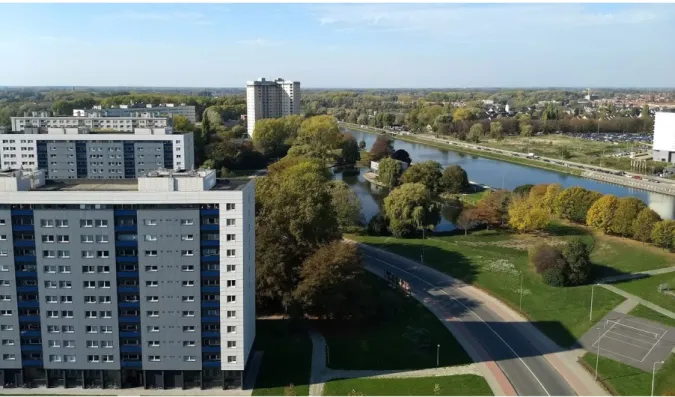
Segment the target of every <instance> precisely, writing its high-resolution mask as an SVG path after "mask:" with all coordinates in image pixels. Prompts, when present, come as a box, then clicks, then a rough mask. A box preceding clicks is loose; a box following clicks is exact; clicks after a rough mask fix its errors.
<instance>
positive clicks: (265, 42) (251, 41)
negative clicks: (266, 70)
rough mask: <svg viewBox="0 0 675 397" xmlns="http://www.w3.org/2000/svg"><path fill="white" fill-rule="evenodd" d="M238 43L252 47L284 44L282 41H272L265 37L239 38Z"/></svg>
mask: <svg viewBox="0 0 675 397" xmlns="http://www.w3.org/2000/svg"><path fill="white" fill-rule="evenodd" d="M237 43H239V44H242V45H247V46H251V47H278V46H280V45H282V44H283V43H282V42H280V41H272V40H267V39H263V38H257V39H246V40H239V41H237Z"/></svg>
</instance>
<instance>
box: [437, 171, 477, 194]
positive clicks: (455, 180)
mask: <svg viewBox="0 0 675 397" xmlns="http://www.w3.org/2000/svg"><path fill="white" fill-rule="evenodd" d="M441 183H442V186H443V188H444V189H445V191H446V192H448V193H453V194H454V193H461V192H464V191H466V190H467V189H468V188H469V186H470V185H469V177H468V176H467V175H466V171H464V168H462V167H460V166H459V165H450V166H448V167H446V168H445V170H443V177H442V179H441Z"/></svg>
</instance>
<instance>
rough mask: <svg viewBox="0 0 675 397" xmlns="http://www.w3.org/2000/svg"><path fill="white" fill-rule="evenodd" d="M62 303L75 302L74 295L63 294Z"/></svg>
mask: <svg viewBox="0 0 675 397" xmlns="http://www.w3.org/2000/svg"><path fill="white" fill-rule="evenodd" d="M61 303H73V297H72V296H70V295H67V296H62V297H61Z"/></svg>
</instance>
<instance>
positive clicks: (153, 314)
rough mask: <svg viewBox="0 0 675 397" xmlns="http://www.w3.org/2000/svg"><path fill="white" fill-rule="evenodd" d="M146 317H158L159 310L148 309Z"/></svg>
mask: <svg viewBox="0 0 675 397" xmlns="http://www.w3.org/2000/svg"><path fill="white" fill-rule="evenodd" d="M147 314H148V317H159V310H148V312H147Z"/></svg>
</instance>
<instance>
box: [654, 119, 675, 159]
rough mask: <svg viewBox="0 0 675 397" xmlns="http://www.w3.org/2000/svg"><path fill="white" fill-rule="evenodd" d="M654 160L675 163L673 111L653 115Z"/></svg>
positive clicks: (674, 121) (674, 120)
mask: <svg viewBox="0 0 675 397" xmlns="http://www.w3.org/2000/svg"><path fill="white" fill-rule="evenodd" d="M653 155H654V156H653V159H654V161H664V162H667V163H671V164H672V163H675V113H668V112H656V113H655V115H654V146H653Z"/></svg>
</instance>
